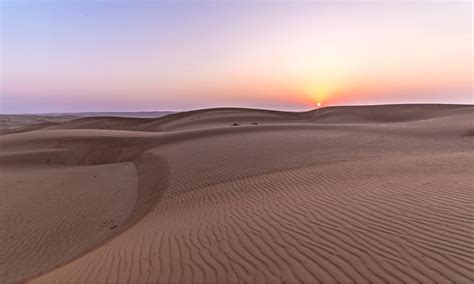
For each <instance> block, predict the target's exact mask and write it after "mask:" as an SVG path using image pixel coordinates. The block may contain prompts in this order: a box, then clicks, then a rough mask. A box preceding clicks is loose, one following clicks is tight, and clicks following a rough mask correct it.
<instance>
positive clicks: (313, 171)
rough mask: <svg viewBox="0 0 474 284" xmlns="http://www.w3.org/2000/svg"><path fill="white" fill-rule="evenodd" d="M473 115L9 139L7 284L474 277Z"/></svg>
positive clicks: (298, 119) (164, 121)
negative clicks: (22, 283) (15, 283)
mask: <svg viewBox="0 0 474 284" xmlns="http://www.w3.org/2000/svg"><path fill="white" fill-rule="evenodd" d="M473 111H474V107H473V106H463V105H389V106H354V107H329V108H323V109H318V110H314V111H310V112H304V113H289V112H276V111H266V110H251V109H230V108H229V109H209V110H199V111H192V112H185V113H177V114H172V115H168V116H165V117H161V118H157V119H152V118H117V117H94V118H81V119H77V120H73V121H69V122H64V123H61V124H54V125H44V127H42V128H41V127H40V128H39V129H36V128H38V127H36V128H35V129H36V130H34V131H27V132H20V133H13V134H6V135H2V136H0V171H1V174H0V186H1V194H0V210H1V212H0V218H1V219H0V230H1V231H0V237H1V240H0V265H1V266H0V273H1V275H0V281H1V282H2V283H12V282H23V281H31V282H33V283H105V282H110V283H116V282H123V283H157V282H159V283H169V282H171V283H193V282H194V283H225V282H233V283H235V282H254V283H264V282H269V283H279V282H289V283H297V282H308V283H355V282H356V283H369V282H371V283H387V282H389V283H419V282H422V283H472V281H474V275H473V266H474V260H473V259H474V243H473V242H474V241H473V234H474V211H473V201H474V200H473V176H474V175H473V174H474V169H473V162H474V156H473V153H474V152H473V150H474V145H473V137H474V130H473V129H474V128H473V125H472V122H473V118H474V116H473ZM26 130H28V129H26Z"/></svg>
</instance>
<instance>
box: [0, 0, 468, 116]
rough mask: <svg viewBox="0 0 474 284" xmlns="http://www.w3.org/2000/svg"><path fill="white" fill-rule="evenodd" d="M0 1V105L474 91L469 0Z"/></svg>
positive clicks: (170, 103) (90, 105)
mask: <svg viewBox="0 0 474 284" xmlns="http://www.w3.org/2000/svg"><path fill="white" fill-rule="evenodd" d="M0 1H1V2H0V3H1V7H0V8H1V15H0V16H1V17H0V18H1V20H0V24H1V44H0V47H1V63H0V64H1V70H0V72H1V73H0V74H1V75H0V79H1V85H0V88H1V89H0V91H1V93H0V113H52V112H62V113H64V112H94V111H99V112H111V111H121V112H125V111H150V110H189V109H197V108H210V107H218V106H235V107H251V108H272V109H281V110H308V109H311V108H315V107H317V106H318V104H321V106H323V107H324V106H329V105H342V104H343V105H354V104H391V103H461V104H472V75H473V74H472V60H473V58H472V27H471V25H472V3H471V2H469V1H467V2H396V1H394V2H370V3H369V2H367V3H363V2H359V1H354V2H332V3H330V2H306V1H305V2H303V1H292V2H285V3H282V2H259V3H257V2H247V1H239V2H226V3H218V2H196V1H188V2H186V1H184V2H173V3H172V2H161V1H113V2H112V1H8V0H0Z"/></svg>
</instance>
